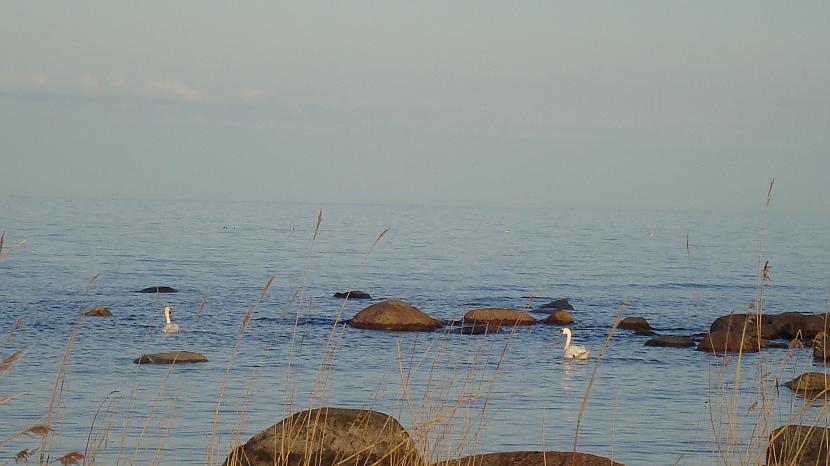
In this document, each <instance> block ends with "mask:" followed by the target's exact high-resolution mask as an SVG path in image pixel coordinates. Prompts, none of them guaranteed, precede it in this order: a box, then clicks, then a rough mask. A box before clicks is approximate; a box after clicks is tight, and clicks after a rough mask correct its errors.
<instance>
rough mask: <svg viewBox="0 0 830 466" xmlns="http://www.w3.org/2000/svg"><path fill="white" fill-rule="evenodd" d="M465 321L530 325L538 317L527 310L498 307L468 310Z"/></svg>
mask: <svg viewBox="0 0 830 466" xmlns="http://www.w3.org/2000/svg"><path fill="white" fill-rule="evenodd" d="M464 321H465V322H472V323H477V324H479V323H492V324H498V325H530V324H535V323H536V319H534V318H533V317H531V316H530V314H528V313H526V312H521V311H516V310H513V309H503V308H497V307H490V308H482V309H473V310H471V311H468V312H467V313H466V314H464Z"/></svg>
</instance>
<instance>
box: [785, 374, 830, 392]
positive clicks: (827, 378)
mask: <svg viewBox="0 0 830 466" xmlns="http://www.w3.org/2000/svg"><path fill="white" fill-rule="evenodd" d="M828 382H830V375H828V374H825V373H824V372H805V373H803V374H801V375H799V376H798V377H796V378H794V379H792V380H790V381H789V382H787V383H786V384H785V385H786V386H787V387H788V388H789V389H790V390H792V391H794V392H799V393H806V394H819V393H822V392H824V391H825V390H827V388H828V386H829V385H830V383H828Z"/></svg>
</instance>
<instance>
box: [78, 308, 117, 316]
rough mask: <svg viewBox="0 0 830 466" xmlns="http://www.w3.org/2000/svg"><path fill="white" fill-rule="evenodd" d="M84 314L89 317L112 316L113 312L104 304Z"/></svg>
mask: <svg viewBox="0 0 830 466" xmlns="http://www.w3.org/2000/svg"><path fill="white" fill-rule="evenodd" d="M84 315H85V316H87V317H112V312H110V310H109V309H107V308H105V307H103V306H97V307H94V308H92V309H90V310H88V311H86V312H84Z"/></svg>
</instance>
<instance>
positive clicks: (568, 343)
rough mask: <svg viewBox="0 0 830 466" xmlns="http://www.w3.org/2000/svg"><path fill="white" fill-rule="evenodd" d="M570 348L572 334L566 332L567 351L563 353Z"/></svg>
mask: <svg viewBox="0 0 830 466" xmlns="http://www.w3.org/2000/svg"><path fill="white" fill-rule="evenodd" d="M570 346H571V332H565V349H564V350H563V351H567V350H568V348H569V347H570Z"/></svg>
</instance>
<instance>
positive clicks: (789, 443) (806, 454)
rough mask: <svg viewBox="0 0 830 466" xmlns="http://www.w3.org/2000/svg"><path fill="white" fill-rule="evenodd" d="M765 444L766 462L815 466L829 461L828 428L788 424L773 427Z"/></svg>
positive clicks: (770, 463)
mask: <svg viewBox="0 0 830 466" xmlns="http://www.w3.org/2000/svg"><path fill="white" fill-rule="evenodd" d="M769 439H770V440H769V443H768V444H767V464H769V465H773V464H780V465H787V466H815V465H817V464H828V463H830V456H828V454H827V451H828V447H830V429H826V428H823V427H817V426H811V425H788V426H783V427H779V428H777V429H775V430H774V431H772V433H771V434H770V436H769Z"/></svg>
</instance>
